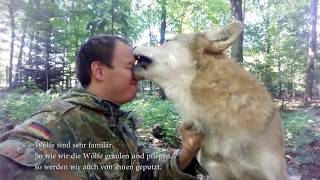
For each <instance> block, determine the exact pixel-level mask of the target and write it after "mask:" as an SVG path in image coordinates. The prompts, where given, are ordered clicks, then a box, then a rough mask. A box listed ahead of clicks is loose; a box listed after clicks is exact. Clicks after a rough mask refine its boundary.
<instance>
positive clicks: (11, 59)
mask: <svg viewBox="0 0 320 180" xmlns="http://www.w3.org/2000/svg"><path fill="white" fill-rule="evenodd" d="M12 6H13V3H11V1H10V3H9V4H8V8H9V16H10V26H11V27H10V28H11V43H10V59H9V78H8V81H9V88H12V87H13V82H12V70H13V53H14V41H15V20H14V10H13V8H14V7H12Z"/></svg>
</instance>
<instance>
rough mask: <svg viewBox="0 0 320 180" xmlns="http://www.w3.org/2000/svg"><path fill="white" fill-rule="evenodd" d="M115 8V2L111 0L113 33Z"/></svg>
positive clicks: (112, 31)
mask: <svg viewBox="0 0 320 180" xmlns="http://www.w3.org/2000/svg"><path fill="white" fill-rule="evenodd" d="M114 9H115V2H114V0H112V1H111V34H112V35H113V34H114V16H115V14H114Z"/></svg>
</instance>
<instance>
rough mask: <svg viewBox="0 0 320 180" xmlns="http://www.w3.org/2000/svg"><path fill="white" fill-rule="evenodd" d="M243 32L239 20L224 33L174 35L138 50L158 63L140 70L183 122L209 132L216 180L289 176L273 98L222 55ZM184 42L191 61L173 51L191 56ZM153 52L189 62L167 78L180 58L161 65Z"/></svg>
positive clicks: (205, 149) (204, 157)
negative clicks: (159, 88)
mask: <svg viewBox="0 0 320 180" xmlns="http://www.w3.org/2000/svg"><path fill="white" fill-rule="evenodd" d="M239 31H240V30H239V26H238V25H237V24H231V26H228V28H227V29H225V30H224V31H223V30H222V31H221V32H214V33H211V34H208V33H194V34H192V35H182V36H179V37H176V38H173V39H172V41H177V44H172V45H170V44H167V45H165V46H163V47H160V48H158V49H143V48H142V49H140V50H137V51H135V53H137V54H143V53H144V52H145V53H144V55H146V56H148V57H150V58H151V59H153V60H154V61H155V63H154V67H152V66H151V67H150V69H147V70H145V71H140V70H138V71H136V72H135V73H136V74H138V75H140V76H144V77H145V78H148V79H151V80H154V81H156V82H158V83H159V84H160V85H161V86H162V87H163V88H164V89H165V92H166V93H167V94H168V96H169V97H170V98H171V99H173V100H174V101H175V102H176V103H177V106H178V108H179V109H180V111H181V113H182V116H183V118H184V120H185V121H186V122H187V123H190V124H193V125H194V127H195V128H196V129H197V130H199V131H201V132H203V133H204V134H205V137H204V140H203V143H202V145H201V151H200V154H199V160H200V163H201V165H202V166H203V167H204V168H205V169H206V170H207V171H208V173H209V174H210V177H212V179H214V180H225V179H240V180H264V179H266V180H284V179H287V173H286V163H285V160H284V147H283V137H282V132H281V123H280V117H279V113H278V111H277V109H276V108H275V107H274V105H273V100H272V97H271V96H270V94H269V93H268V91H267V90H266V89H265V88H264V87H263V86H262V85H261V84H260V82H259V81H258V80H256V78H255V77H254V76H253V75H251V74H250V73H248V72H246V71H244V70H243V69H242V68H241V67H240V66H239V65H238V64H237V63H236V62H235V61H234V60H232V59H230V58H229V57H227V56H226V55H225V54H224V53H223V51H224V49H225V48H227V47H229V46H230V44H231V43H232V42H233V41H234V38H236V37H237V35H238V34H239ZM229 34H230V35H229ZM212 35H214V36H219V37H212ZM208 36H210V37H212V39H210V38H208ZM230 37H231V38H230ZM172 43H175V42H172ZM186 44H187V45H186ZM184 46H186V47H185V49H187V50H188V51H189V52H190V55H186V57H187V58H188V57H189V56H190V58H189V59H190V60H189V61H187V60H181V59H179V58H176V59H175V58H172V57H178V56H180V55H179V54H177V53H175V52H174V50H172V49H176V50H177V49H179V48H181V50H178V51H179V52H181V53H184V54H187V52H184V51H183V50H184V49H183V47H184ZM162 49H164V50H165V51H163V52H162ZM171 50H172V51H171ZM154 52H160V53H169V54H170V52H172V53H171V54H170V56H168V57H170V58H171V61H177V63H179V62H181V61H184V63H187V65H188V66H185V67H184V68H181V69H178V67H176V69H177V71H178V72H179V73H180V71H181V72H182V73H185V74H184V75H181V76H179V75H176V76H177V77H174V78H172V80H171V81H170V80H166V79H164V78H165V77H164V76H166V73H167V75H168V76H169V75H170V73H171V71H170V70H165V69H164V68H163V67H164V66H172V69H174V67H173V66H174V65H175V63H176V62H170V61H169V60H170V58H167V59H169V60H168V62H162V63H161V61H160V60H163V61H166V57H162V56H157V55H156V54H155V53H154ZM158 57H159V58H158ZM170 63H172V65H171V64H170ZM162 66H163V67H162ZM160 67H161V68H162V70H163V71H162V72H163V74H165V75H160V74H159V73H154V72H161V71H160V70H159V71H158V70H157V69H156V68H160ZM190 67H192V68H190ZM151 72H153V73H151Z"/></svg>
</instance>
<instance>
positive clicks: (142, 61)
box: [134, 55, 152, 69]
mask: <svg viewBox="0 0 320 180" xmlns="http://www.w3.org/2000/svg"><path fill="white" fill-rule="evenodd" d="M134 57H135V59H136V60H137V61H136V66H141V67H142V68H143V69H147V67H148V65H150V64H151V63H152V60H151V59H150V58H148V57H147V56H143V55H135V56H134Z"/></svg>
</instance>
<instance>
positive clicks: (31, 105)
mask: <svg viewBox="0 0 320 180" xmlns="http://www.w3.org/2000/svg"><path fill="white" fill-rule="evenodd" d="M56 96H57V94H52V95H50V94H46V93H39V92H35V93H34V94H31V95H30V94H26V95H21V94H16V93H13V94H10V95H7V96H6V97H5V98H3V100H2V101H1V102H0V109H1V110H2V113H1V114H2V115H3V117H7V118H9V120H11V121H15V122H22V121H23V120H25V119H26V118H28V117H29V116H30V115H31V114H32V113H35V112H36V111H38V110H40V109H41V108H42V107H43V106H44V105H46V104H47V103H49V102H50V101H52V100H53V99H54V98H55V97H56ZM4 114H5V115H4ZM0 116H1V115H0Z"/></svg>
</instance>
